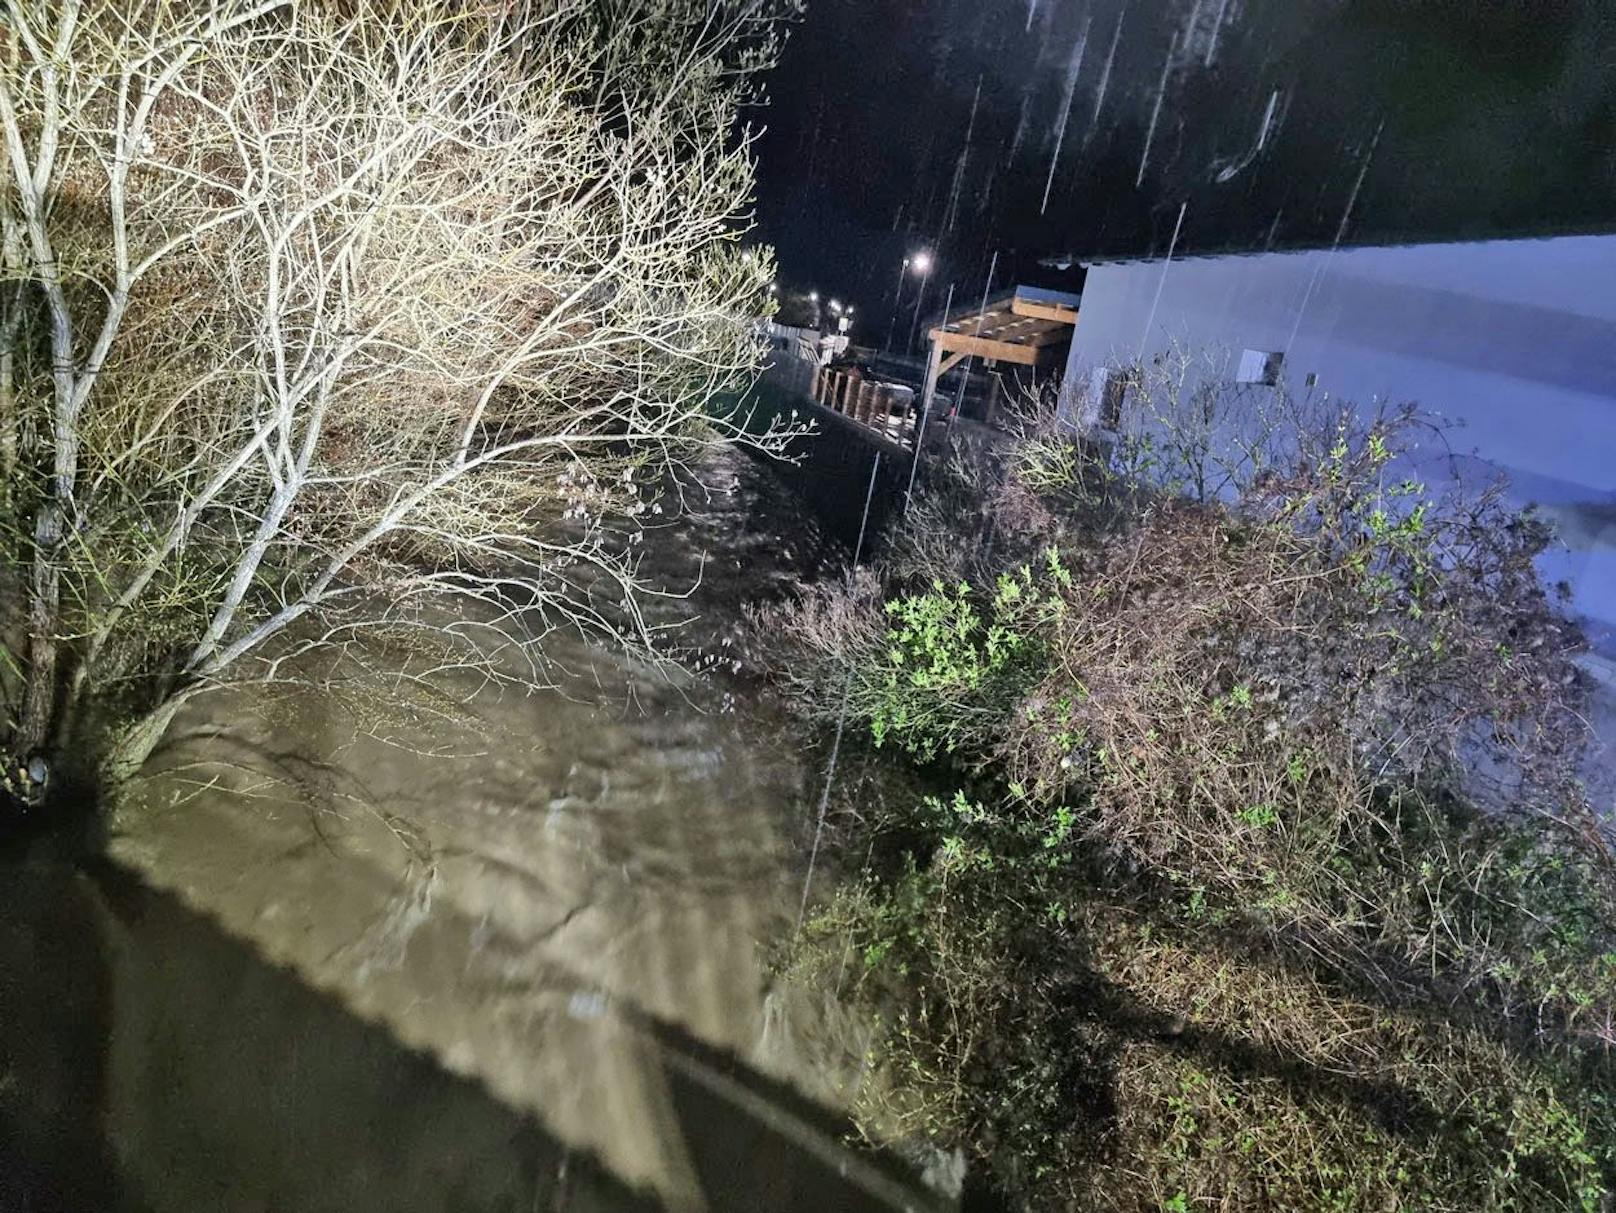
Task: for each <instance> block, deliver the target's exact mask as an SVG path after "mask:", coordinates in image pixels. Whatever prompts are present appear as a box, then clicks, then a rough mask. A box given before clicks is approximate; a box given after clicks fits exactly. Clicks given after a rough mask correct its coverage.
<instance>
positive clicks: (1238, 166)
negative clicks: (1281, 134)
mask: <svg viewBox="0 0 1616 1213" xmlns="http://www.w3.org/2000/svg"><path fill="white" fill-rule="evenodd" d="M1280 95H1281V94H1280V90H1279V89H1277V88H1276V89H1274V90H1273V91H1272V92H1271V93H1269V94H1268V108H1267V109H1266V110H1264V111H1263V116H1262V124H1261V125H1260V126H1259V127H1258V128H1257V141H1256V142H1255V143H1253V144H1252V145H1251V149H1250V150H1249V151H1247V152H1246V154H1245V155H1244V156H1242V157H1240V159H1238V160H1235V161H1232V162H1230V163H1227V164H1225V165H1224V166H1223V168H1222V169H1220V170H1219V171H1218V173H1217V175H1216V176H1215V177H1213V178H1212V180H1213V181H1214V182H1215V183H1216V184H1218V185H1223V184H1225V183H1227V182H1230V181H1233V180H1234V179H1235V178H1236V177H1238V176H1239V175H1240V174H1241V173H1243V172H1245V170H1246V169H1247V167H1249V166H1250V164H1251V162H1252V161H1253V160H1255V159H1256V158H1257V157H1258V156H1260V155H1262V153H1263V149H1264V148H1266V147H1267V146H1268V136H1269V134H1270V133H1271V132H1272V130H1273V127H1274V115H1275V113H1277V112H1278V109H1279V98H1280Z"/></svg>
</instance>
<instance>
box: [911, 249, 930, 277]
mask: <svg viewBox="0 0 1616 1213" xmlns="http://www.w3.org/2000/svg"><path fill="white" fill-rule="evenodd" d="M909 264H910V265H912V266H914V268H915V272H916V273H918V274H926V273H930V272H931V254H930V253H926V252H920V253H916V254H915V255H914V256H913V257H911V258H910V259H909Z"/></svg>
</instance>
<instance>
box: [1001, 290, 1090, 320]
mask: <svg viewBox="0 0 1616 1213" xmlns="http://www.w3.org/2000/svg"><path fill="white" fill-rule="evenodd" d="M1010 310H1011V311H1012V312H1014V313H1015V314H1016V315H1018V316H1026V317H1027V318H1028V319H1029V320H1053V321H1054V322H1055V323H1056V324H1076V323H1077V309H1076V308H1075V307H1067V306H1066V305H1065V304H1062V303H1037V302H1035V301H1034V300H1031V299H1022V298H1020V297H1019V296H1018V297H1017V298H1015V299H1013V300H1011V301H1010Z"/></svg>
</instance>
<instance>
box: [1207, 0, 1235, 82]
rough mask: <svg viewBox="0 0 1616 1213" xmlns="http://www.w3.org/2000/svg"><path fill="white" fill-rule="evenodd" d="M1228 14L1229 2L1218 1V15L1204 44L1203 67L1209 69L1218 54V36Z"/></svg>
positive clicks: (1226, 0) (1227, 0) (1225, 0)
mask: <svg viewBox="0 0 1616 1213" xmlns="http://www.w3.org/2000/svg"><path fill="white" fill-rule="evenodd" d="M1228 13H1229V0H1219V3H1218V15H1217V17H1216V18H1215V19H1214V20H1213V22H1212V36H1211V37H1210V38H1209V39H1208V40H1207V44H1206V60H1205V66H1206V67H1211V66H1212V60H1213V58H1214V57H1215V56H1216V55H1217V53H1218V36H1219V35H1220V34H1222V33H1223V21H1224V18H1225V17H1226V16H1228Z"/></svg>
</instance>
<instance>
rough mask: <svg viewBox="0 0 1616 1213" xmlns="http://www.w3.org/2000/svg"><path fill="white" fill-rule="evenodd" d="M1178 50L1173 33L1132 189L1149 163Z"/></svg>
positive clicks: (1139, 183)
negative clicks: (1168, 81)
mask: <svg viewBox="0 0 1616 1213" xmlns="http://www.w3.org/2000/svg"><path fill="white" fill-rule="evenodd" d="M1177 51H1178V35H1177V34H1176V33H1175V34H1174V35H1173V41H1172V44H1171V45H1170V46H1168V48H1167V57H1166V58H1165V59H1163V60H1162V70H1161V79H1160V80H1159V81H1158V82H1157V83H1156V103H1155V104H1154V105H1153V106H1151V108H1150V125H1149V126H1147V127H1146V128H1145V150H1144V151H1143V152H1141V153H1140V156H1139V175H1138V176H1137V177H1135V178H1134V180H1133V187H1134V189H1138V188H1139V187H1140V186H1141V185H1143V184H1144V182H1145V169H1146V167H1148V166H1149V164H1150V145H1151V143H1152V142H1153V141H1154V140H1155V138H1156V123H1157V122H1159V121H1160V120H1161V108H1162V98H1163V97H1164V96H1166V94H1167V75H1168V73H1169V72H1170V71H1172V68H1173V56H1174V55H1175V54H1176V53H1177Z"/></svg>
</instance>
